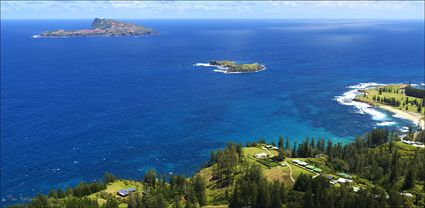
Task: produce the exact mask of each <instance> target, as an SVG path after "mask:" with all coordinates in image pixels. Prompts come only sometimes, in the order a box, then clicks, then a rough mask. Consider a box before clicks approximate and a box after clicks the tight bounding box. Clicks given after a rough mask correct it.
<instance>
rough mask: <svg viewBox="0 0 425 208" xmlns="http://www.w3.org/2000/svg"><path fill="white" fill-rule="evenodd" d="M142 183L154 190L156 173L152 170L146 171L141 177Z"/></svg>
mask: <svg viewBox="0 0 425 208" xmlns="http://www.w3.org/2000/svg"><path fill="white" fill-rule="evenodd" d="M143 182H144V183H145V184H146V185H148V186H152V187H154V188H155V186H156V171H155V170H154V169H150V170H148V172H146V173H145V175H144V177H143Z"/></svg>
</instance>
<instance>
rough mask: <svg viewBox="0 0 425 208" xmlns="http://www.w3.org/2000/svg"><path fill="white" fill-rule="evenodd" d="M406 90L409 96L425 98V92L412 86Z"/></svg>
mask: <svg viewBox="0 0 425 208" xmlns="http://www.w3.org/2000/svg"><path fill="white" fill-rule="evenodd" d="M404 90H405V94H406V95H407V96H411V97H415V98H425V90H422V89H418V88H414V87H411V86H407V87H406V88H405V89H404Z"/></svg>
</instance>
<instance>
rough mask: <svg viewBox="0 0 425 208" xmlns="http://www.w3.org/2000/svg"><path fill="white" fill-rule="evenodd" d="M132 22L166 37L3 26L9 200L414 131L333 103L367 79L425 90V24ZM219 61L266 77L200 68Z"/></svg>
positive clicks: (56, 24)
mask: <svg viewBox="0 0 425 208" xmlns="http://www.w3.org/2000/svg"><path fill="white" fill-rule="evenodd" d="M128 21H132V22H135V23H140V24H143V25H147V26H149V27H152V28H154V29H156V30H158V31H159V32H160V33H161V35H159V36H152V37H143V38H132V37H125V38H68V39H32V38H30V37H31V36H32V35H34V34H36V33H39V32H41V31H44V30H49V29H56V28H65V29H72V28H83V27H87V26H88V25H90V22H91V21H90V20H75V21H64V20H60V21H59V20H57V21H53V20H52V21H12V20H10V21H9V20H7V21H6V20H2V34H1V52H2V55H1V56H2V57H1V59H2V61H1V92H2V93H1V182H2V183H1V198H2V204H10V203H13V202H16V201H20V200H22V198H23V197H26V196H33V195H34V194H35V193H36V192H38V191H42V192H46V191H47V190H48V189H49V188H50V187H56V186H66V185H74V184H76V183H78V182H79V181H80V180H86V181H90V180H95V179H98V178H100V177H101V176H102V174H103V172H104V171H110V172H113V173H115V174H117V175H118V176H120V177H127V178H140V177H141V176H142V174H143V172H144V171H146V170H147V169H148V168H156V169H158V170H159V171H160V172H162V173H169V172H173V173H181V174H186V175H190V174H192V173H193V172H194V171H196V170H197V168H199V167H200V165H201V164H202V163H203V162H205V161H206V160H207V159H208V157H209V152H210V151H211V150H212V149H216V148H218V147H222V146H223V145H224V144H225V143H226V142H229V141H237V142H246V141H250V140H255V139H258V138H260V137H264V138H266V139H267V140H269V141H273V140H277V138H278V136H279V135H283V136H285V137H286V136H288V137H289V138H290V139H291V141H300V140H302V139H303V138H305V137H316V138H317V137H321V138H327V139H328V138H329V139H332V140H334V141H336V142H348V141H350V140H351V139H352V138H354V137H355V136H356V135H361V134H363V133H364V132H366V131H368V130H371V129H373V128H376V127H378V124H379V123H381V124H382V122H393V123H391V124H392V125H391V126H387V128H394V129H398V128H400V127H403V126H407V125H411V123H410V122H407V121H403V120H400V119H397V118H393V117H392V116H391V114H390V113H388V112H383V111H380V110H376V109H375V110H374V111H373V112H374V113H376V112H378V113H381V114H380V115H381V117H379V118H378V119H375V120H374V119H373V118H372V116H371V115H370V114H367V113H364V114H360V113H359V109H357V108H355V107H354V106H350V105H341V104H340V103H339V102H338V101H337V100H336V97H337V96H341V95H343V94H344V93H345V92H347V91H349V90H352V88H349V86H353V85H358V84H359V83H368V82H376V83H400V82H408V81H412V82H413V83H423V82H424V81H423V77H424V71H423V70H424V58H423V57H424V48H423V45H424V38H423V37H424V26H423V22H415V21H361V22H359V21H349V20H347V21H319V20H317V21H295V20H292V21H283V20H268V21H260V20H249V21H248V20H244V21H236V20H220V21H216V20H203V21H194V20H179V21H172V20H149V21H142V20H128ZM211 59H231V60H236V61H239V62H260V63H262V64H264V65H266V66H267V70H265V71H262V72H259V73H252V74H222V73H217V72H214V71H213V68H207V67H196V66H194V64H196V63H205V62H208V61H210V60H211ZM382 115H383V116H382Z"/></svg>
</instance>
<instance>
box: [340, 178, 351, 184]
mask: <svg viewBox="0 0 425 208" xmlns="http://www.w3.org/2000/svg"><path fill="white" fill-rule="evenodd" d="M336 182H338V183H351V182H353V180H350V179H346V178H338V180H336Z"/></svg>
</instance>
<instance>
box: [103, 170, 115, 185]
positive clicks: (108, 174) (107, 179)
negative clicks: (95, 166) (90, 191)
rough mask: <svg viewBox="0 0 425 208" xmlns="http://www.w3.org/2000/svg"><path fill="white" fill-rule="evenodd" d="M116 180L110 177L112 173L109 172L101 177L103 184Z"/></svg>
mask: <svg viewBox="0 0 425 208" xmlns="http://www.w3.org/2000/svg"><path fill="white" fill-rule="evenodd" d="M116 179H117V178H116V177H115V176H114V175H112V173H109V172H106V173H105V174H104V175H103V182H104V183H105V184H108V183H113V182H114V181H115V180H116Z"/></svg>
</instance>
